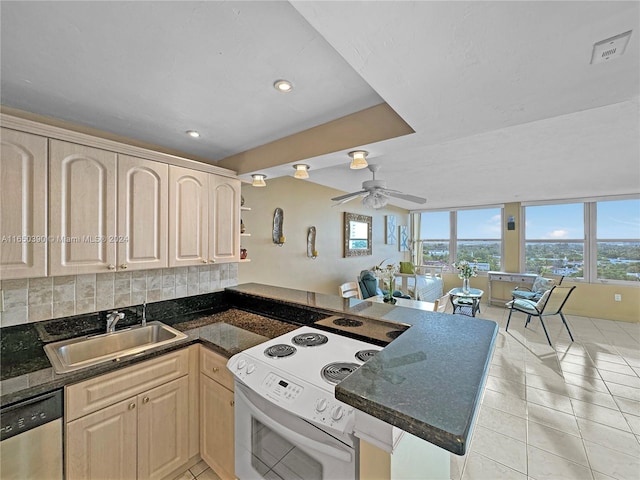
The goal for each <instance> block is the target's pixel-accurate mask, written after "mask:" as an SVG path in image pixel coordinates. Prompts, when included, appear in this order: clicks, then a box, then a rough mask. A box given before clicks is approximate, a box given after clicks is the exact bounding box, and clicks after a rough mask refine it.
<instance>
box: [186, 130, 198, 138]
mask: <svg viewBox="0 0 640 480" xmlns="http://www.w3.org/2000/svg"><path fill="white" fill-rule="evenodd" d="M186 133H187V135H189V136H190V137H193V138H198V137H200V134H199V133H198V132H196V131H195V130H187V132H186Z"/></svg>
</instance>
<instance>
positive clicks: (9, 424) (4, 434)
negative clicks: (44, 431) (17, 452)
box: [0, 390, 62, 441]
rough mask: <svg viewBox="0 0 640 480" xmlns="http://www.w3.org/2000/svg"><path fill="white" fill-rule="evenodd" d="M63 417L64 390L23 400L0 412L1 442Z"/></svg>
mask: <svg viewBox="0 0 640 480" xmlns="http://www.w3.org/2000/svg"><path fill="white" fill-rule="evenodd" d="M61 417H62V390H56V391H54V392H49V393H45V394H44V395H40V396H37V397H33V398H29V399H27V400H23V401H21V402H18V403H16V404H13V405H9V406H7V407H3V408H2V410H0V441H2V440H6V439H8V438H11V437H14V436H16V435H19V434H21V433H23V432H27V431H29V430H31V429H34V428H36V427H39V426H40V425H44V424H45V423H49V422H51V421H52V420H56V419H58V418H61Z"/></svg>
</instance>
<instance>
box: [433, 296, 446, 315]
mask: <svg viewBox="0 0 640 480" xmlns="http://www.w3.org/2000/svg"><path fill="white" fill-rule="evenodd" d="M448 305H449V294H448V293H447V294H445V295H443V296H441V297H440V298H438V299H436V301H435V302H433V311H434V312H440V313H444V312H445V311H446V310H447V306H448Z"/></svg>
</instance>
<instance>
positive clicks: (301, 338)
mask: <svg viewBox="0 0 640 480" xmlns="http://www.w3.org/2000/svg"><path fill="white" fill-rule="evenodd" d="M291 341H292V342H293V343H294V344H295V345H299V346H301V347H317V346H318V345H323V344H325V343H327V342H328V341H329V338H327V336H326V335H322V334H321V333H301V334H300V335H296V336H295V337H293V338H292V339H291Z"/></svg>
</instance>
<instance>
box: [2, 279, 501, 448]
mask: <svg viewBox="0 0 640 480" xmlns="http://www.w3.org/2000/svg"><path fill="white" fill-rule="evenodd" d="M221 293H222V292H219V293H217V294H216V295H217V296H216V297H215V298H214V299H213V301H214V303H216V308H217V309H218V311H217V312H216V313H202V312H198V308H201V307H202V305H204V304H207V305H209V304H210V302H211V301H212V297H209V296H203V297H199V298H196V299H187V300H185V301H184V302H178V301H174V302H173V304H172V305H170V308H168V309H167V305H166V304H162V305H160V304H158V305H156V306H155V311H154V313H155V314H154V315H152V316H150V317H149V320H159V321H162V322H164V323H167V324H169V325H171V326H172V327H174V328H176V329H178V330H181V331H183V332H185V333H187V335H188V338H187V339H185V340H182V341H180V342H177V343H175V344H172V345H170V346H168V347H158V348H156V349H153V350H149V351H147V352H145V353H144V354H143V355H138V356H136V357H135V358H129V359H122V360H121V361H119V362H117V363H114V362H108V363H105V364H101V365H98V366H95V367H91V368H87V369H84V370H79V371H76V372H70V373H67V374H62V375H57V374H55V373H54V371H53V368H51V365H50V364H49V361H48V359H47V357H46V355H45V354H44V351H43V349H42V346H43V345H44V342H43V340H42V339H41V336H42V334H41V332H40V333H39V332H38V331H37V329H36V326H35V325H36V324H28V325H24V326H21V327H20V328H14V327H7V328H5V329H2V331H3V332H2V333H3V337H2V342H1V343H2V361H3V365H1V368H2V380H1V381H0V395H1V397H0V400H1V405H2V406H5V405H9V404H11V403H14V402H17V401H20V400H23V399H26V398H29V397H32V396H34V395H38V394H40V393H44V392H47V391H51V390H55V389H57V388H62V387H63V386H65V385H67V384H71V383H75V382H78V381H81V380H84V379H87V378H90V377H93V376H96V375H100V374H103V373H107V372H109V371H113V370H115V369H117V368H121V367H124V366H128V365H131V364H134V363H137V362H140V361H143V360H147V359H150V358H153V357H155V356H159V355H162V354H164V353H167V352H169V351H173V350H177V349H179V348H184V347H185V346H188V345H191V344H194V343H202V344H203V345H205V346H207V347H208V348H211V349H213V350H215V351H217V352H218V353H220V354H222V355H225V356H227V357H230V356H231V355H233V354H235V353H237V352H239V351H242V350H244V349H246V348H249V347H252V346H254V345H256V344H259V343H261V342H263V341H266V339H268V338H274V337H276V336H278V335H282V334H284V333H286V332H288V331H291V330H293V329H295V328H298V327H299V326H301V325H309V326H316V327H317V328H325V329H326V328H329V327H330V325H331V323H330V322H328V319H329V318H331V317H333V318H338V317H343V318H345V319H359V320H361V321H362V323H363V326H362V327H361V330H362V333H360V330H359V329H353V330H349V331H347V332H344V331H342V332H339V333H342V334H345V335H350V336H354V337H356V338H358V337H359V338H361V339H365V340H369V341H371V342H372V343H377V344H379V345H382V346H385V348H384V349H383V351H382V352H381V353H380V354H378V355H376V356H375V357H373V358H372V359H371V360H369V361H368V362H367V363H366V364H365V365H363V366H362V367H361V368H359V369H358V370H356V372H354V373H353V374H352V375H350V376H349V377H348V378H347V379H346V380H344V381H343V382H341V383H340V384H338V385H337V386H336V398H337V399H338V400H341V401H343V402H345V403H347V404H349V405H352V406H354V407H355V408H358V409H359V410H362V411H364V412H366V413H368V414H370V415H372V416H374V417H377V418H379V419H381V420H383V421H385V422H387V423H389V424H391V425H394V426H396V427H398V428H400V429H402V430H404V431H406V432H409V433H411V434H413V435H415V436H417V437H420V438H423V439H425V440H427V441H429V442H431V443H433V444H435V445H438V446H440V447H442V448H444V449H446V450H449V451H451V452H453V453H456V454H458V455H462V454H464V453H465V451H466V448H467V444H468V441H469V439H470V436H471V431H472V427H473V424H474V421H475V415H476V413H477V410H478V408H479V405H480V398H481V395H482V391H483V388H484V382H485V379H486V376H487V373H488V369H489V363H490V359H491V355H492V352H493V348H494V342H495V339H496V336H497V333H498V326H497V324H496V323H495V322H493V321H489V320H483V319H481V318H471V317H466V316H462V315H450V314H442V313H435V312H426V311H422V310H417V309H411V308H404V307H396V306H391V305H387V304H384V303H373V302H367V301H366V300H365V301H362V300H356V299H343V298H341V297H339V296H336V295H324V294H318V293H314V292H306V291H300V290H294V289H288V288H281V287H273V286H269V285H261V284H254V283H250V284H243V285H238V286H236V287H228V288H227V289H226V290H225V291H224V295H223V297H224V298H222V295H221ZM160 303H162V302H160ZM151 308H153V305H152V306H151ZM182 309H184V310H182ZM189 309H191V310H189ZM220 310H223V311H220ZM152 311H153V310H152ZM167 311H170V312H169V313H171V315H173V317H171V316H170V315H169V313H167ZM190 311H193V312H195V313H187V312H190ZM176 312H178V313H179V314H178V315H175V313H176ZM163 314H165V315H166V316H163ZM132 321H136V317H135V315H134V318H133V320H132ZM39 323H40V322H39ZM62 323H65V322H62ZM66 323H68V322H66ZM385 326H390V327H389V328H390V331H391V332H392V333H397V334H399V336H397V338H396V336H394V337H389V339H387V340H385V341H382V340H381V339H383V338H384V336H382V337H380V332H383V333H384V327H385ZM402 330H404V333H403V332H402ZM8 332H10V334H9V335H7V333H8ZM83 334H86V333H83ZM76 335H78V333H76ZM7 336H9V337H10V338H7ZM391 338H395V339H394V340H393V341H391ZM48 341H51V340H50V339H49V340H48ZM389 342H391V343H389ZM12 358H15V359H16V361H15V362H9V363H11V365H6V363H7V362H6V361H5V360H6V359H12Z"/></svg>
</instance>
